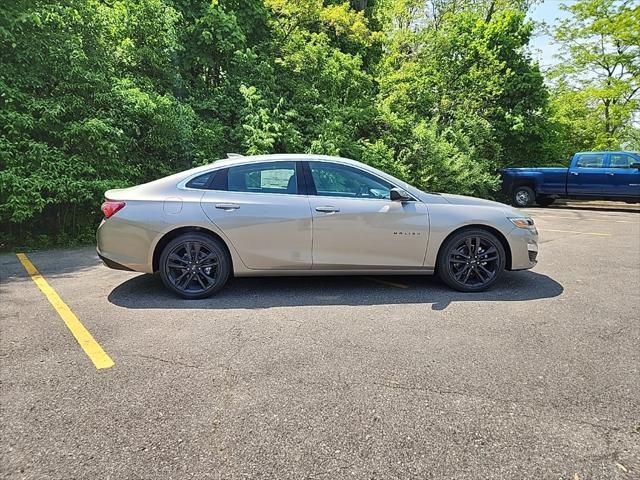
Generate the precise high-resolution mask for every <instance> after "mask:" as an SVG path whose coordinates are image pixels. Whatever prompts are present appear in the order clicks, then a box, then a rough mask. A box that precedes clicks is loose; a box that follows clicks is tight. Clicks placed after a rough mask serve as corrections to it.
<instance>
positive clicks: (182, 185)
mask: <svg viewBox="0 0 640 480" xmlns="http://www.w3.org/2000/svg"><path fill="white" fill-rule="evenodd" d="M284 161H289V162H307V163H309V162H323V163H332V164H335V165H343V166H346V167H350V168H353V169H354V170H359V171H362V172H365V173H366V174H368V175H371V176H373V177H375V178H378V179H380V180H382V181H384V182H387V183H390V184H391V185H393V186H394V187H396V188H400V189H402V190H404V191H405V192H407V193H408V194H409V196H410V197H411V198H412V199H413V200H412V201H414V202H421V200H420V199H418V198H416V196H415V195H413V194H412V193H411V192H409V191H407V189H406V188H404V187H403V186H401V185H398V184H396V183H395V182H392V181H390V180H388V179H386V178H382V177H380V176H378V175H376V174H375V173H374V172H370V171H369V170H367V169H363V168H360V167H357V166H355V165H353V164H351V163H349V162H341V161H339V160H329V159H326V158H313V157H306V158H300V159H296V160H291V159H287V158H274V159H267V160H260V161H257V162H256V161H253V162H252V161H246V162H242V163H236V164H233V165H224V166H216V167H212V168H211V170H203V171H201V172H197V173H194V174H192V175H189V176H188V177H186V178H184V179H183V180H181V181H180V182H178V184H177V185H176V188H177V189H178V190H187V191H196V192H227V193H248V194H251V195H265V194H264V193H262V192H233V191H230V190H212V189H209V188H194V187H187V186H186V185H187V183H189V182H190V181H191V180H193V179H194V178H196V177H199V176H200V175H206V174H207V173H212V172H216V171H218V170H223V169H225V168H231V167H241V166H243V165H251V164H254V163H273V162H284ZM267 195H289V196H292V197H301V196H306V197H318V198H345V199H349V200H351V199H353V200H376V201H386V202H393V201H394V200H390V199H386V198H357V197H338V196H330V195H329V196H327V195H317V194H316V195H308V194H302V193H293V194H292V193H268V194H267Z"/></svg>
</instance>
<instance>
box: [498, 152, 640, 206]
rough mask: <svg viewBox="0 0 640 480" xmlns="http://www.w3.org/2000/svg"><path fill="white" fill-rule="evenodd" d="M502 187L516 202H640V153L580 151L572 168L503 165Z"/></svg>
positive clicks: (539, 203)
mask: <svg viewBox="0 0 640 480" xmlns="http://www.w3.org/2000/svg"><path fill="white" fill-rule="evenodd" d="M500 174H501V176H502V191H503V193H504V194H505V195H507V197H508V198H509V201H510V202H511V204H512V205H513V206H516V207H530V206H531V205H533V204H534V203H537V204H538V205H540V206H541V207H547V206H549V205H551V204H552V203H553V202H554V201H555V200H556V199H557V198H577V199H592V200H622V201H625V202H629V203H634V202H640V154H638V153H637V152H580V153H576V154H575V155H574V156H573V158H572V159H571V165H570V166H569V168H554V167H544V168H504V169H502V170H500Z"/></svg>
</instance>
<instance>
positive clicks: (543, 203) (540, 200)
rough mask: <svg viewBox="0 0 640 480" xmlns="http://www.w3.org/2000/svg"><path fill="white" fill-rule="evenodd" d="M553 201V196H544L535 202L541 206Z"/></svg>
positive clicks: (546, 205)
mask: <svg viewBox="0 0 640 480" xmlns="http://www.w3.org/2000/svg"><path fill="white" fill-rule="evenodd" d="M555 201H556V199H555V198H549V197H544V198H538V200H536V203H537V204H538V205H540V206H541V207H548V206H549V205H551V204H552V203H553V202H555Z"/></svg>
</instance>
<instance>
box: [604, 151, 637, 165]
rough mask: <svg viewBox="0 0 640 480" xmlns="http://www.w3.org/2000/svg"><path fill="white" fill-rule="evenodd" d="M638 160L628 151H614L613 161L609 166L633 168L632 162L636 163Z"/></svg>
mask: <svg viewBox="0 0 640 480" xmlns="http://www.w3.org/2000/svg"><path fill="white" fill-rule="evenodd" d="M636 162H637V160H636V159H635V158H633V157H632V156H631V155H627V154H626V153H612V154H611V162H610V164H609V167H611V168H631V164H632V163H636Z"/></svg>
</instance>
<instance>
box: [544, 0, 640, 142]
mask: <svg viewBox="0 0 640 480" xmlns="http://www.w3.org/2000/svg"><path fill="white" fill-rule="evenodd" d="M563 9H564V10H565V11H567V12H568V13H569V14H570V17H568V18H566V19H564V20H562V21H561V22H560V23H559V24H558V26H557V27H556V28H555V29H554V30H553V34H554V38H555V41H556V42H557V43H558V44H559V46H560V55H559V57H560V60H561V62H560V63H559V64H558V66H557V67H556V68H555V69H554V71H553V72H552V76H551V78H552V80H553V81H554V84H555V92H554V93H555V99H554V102H553V104H554V112H555V115H554V118H555V121H556V122H557V124H558V128H559V129H560V136H561V140H560V141H561V142H562V143H563V145H564V146H565V148H566V149H567V150H566V151H565V152H564V153H565V154H570V153H572V151H576V150H581V149H595V150H597V149H619V148H624V147H625V146H627V147H629V146H631V143H632V139H633V138H637V132H636V130H637V129H638V126H637V121H638V120H639V118H637V117H636V118H635V122H636V124H635V125H634V115H635V116H637V115H638V112H639V109H640V95H639V90H640V5H638V4H637V3H636V2H634V1H631V0H623V1H621V0H579V1H577V2H576V3H573V4H570V5H565V6H563Z"/></svg>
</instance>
